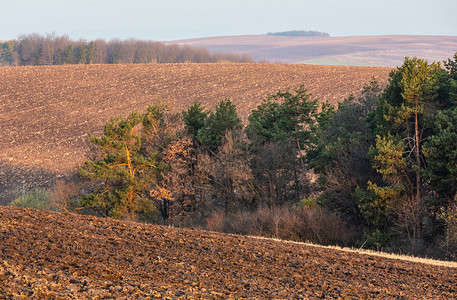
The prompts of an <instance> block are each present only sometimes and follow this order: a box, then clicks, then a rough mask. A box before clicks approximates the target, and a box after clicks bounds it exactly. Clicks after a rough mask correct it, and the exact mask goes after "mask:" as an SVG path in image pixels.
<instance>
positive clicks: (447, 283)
mask: <svg viewBox="0 0 457 300" xmlns="http://www.w3.org/2000/svg"><path fill="white" fill-rule="evenodd" d="M20 296H23V298H26V299H29V298H30V299H42V298H48V299H51V298H52V299H102V298H104V299H121V297H125V298H122V299H151V298H158V299H309V298H311V299H316V298H327V299H328V298H331V299H334V298H340V299H368V298H370V299H373V298H377V299H455V298H456V297H457V268H456V267H455V266H454V267H452V266H435V265H428V264H421V263H417V262H409V261H404V260H399V259H387V258H381V257H377V256H371V255H367V254H358V253H353V252H347V251H341V250H335V249H328V248H321V247H316V246H308V245H304V244H296V243H288V242H279V241H272V240H264V239H258V238H251V237H244V236H236V235H224V234H219V233H213V232H205V231H198V230H192V229H176V228H171V227H163V226H154V225H144V224H139V223H129V222H121V221H115V220H111V219H100V218H95V217H90V216H82V215H75V214H62V213H50V212H43V211H35V210H26V209H20V208H11V207H0V299H1V298H2V299H22V298H21V297H20Z"/></svg>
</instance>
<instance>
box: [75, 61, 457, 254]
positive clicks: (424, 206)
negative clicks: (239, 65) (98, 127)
mask: <svg viewBox="0 0 457 300" xmlns="http://www.w3.org/2000/svg"><path fill="white" fill-rule="evenodd" d="M456 70H457V54H456V56H454V60H448V61H447V62H446V63H445V68H442V67H441V66H440V64H437V63H432V64H429V63H428V62H427V61H424V60H421V59H417V58H413V59H409V58H407V59H406V60H405V62H404V64H403V65H402V66H401V67H399V68H397V69H396V70H394V71H392V73H391V74H390V79H389V84H388V86H387V87H386V88H385V89H381V88H380V87H379V85H378V83H377V82H376V80H374V79H373V80H372V81H371V83H370V84H369V85H367V86H366V87H365V89H364V90H363V93H362V96H361V97H360V98H358V99H356V98H354V97H352V96H351V97H349V98H348V99H346V100H344V101H343V102H341V103H340V104H339V105H338V107H333V106H331V105H329V104H328V103H323V104H321V105H319V104H318V100H317V99H312V97H311V95H310V94H308V93H307V91H306V90H305V89H304V88H303V87H300V88H299V89H296V90H295V91H289V90H287V91H279V92H278V93H276V94H274V95H271V96H270V97H268V98H267V99H265V100H264V101H263V102H262V103H261V104H260V105H259V106H258V107H257V108H256V109H255V110H253V111H252V113H251V115H250V116H249V118H248V124H245V125H243V124H242V122H241V120H240V118H239V117H238V116H237V113H236V107H235V106H234V105H233V103H232V102H231V101H230V100H229V99H226V100H223V101H221V102H220V103H219V104H218V105H217V107H216V109H215V111H207V110H205V108H203V107H202V106H201V105H199V104H198V103H195V104H194V105H193V106H191V107H190V108H189V109H188V110H186V111H183V112H182V113H181V114H171V113H170V112H169V111H168V110H167V108H166V107H165V106H164V105H163V104H162V103H160V102H157V103H155V104H154V105H152V106H150V107H149V108H148V109H147V111H146V113H144V114H137V113H132V114H131V115H130V116H129V117H127V118H126V119H123V118H115V119H112V120H111V121H110V122H109V123H108V124H107V125H106V126H105V132H104V135H103V136H102V137H95V136H91V140H92V142H93V144H94V145H96V148H97V151H96V152H95V154H96V155H94V157H93V158H92V159H90V160H88V161H87V162H86V163H85V165H84V166H82V167H81V170H80V171H81V174H82V175H83V177H85V178H87V179H88V181H87V182H88V185H86V188H85V190H84V193H83V197H82V198H81V199H82V200H81V202H80V204H81V205H83V206H85V207H89V208H92V209H94V210H96V211H97V212H98V213H100V214H101V215H103V216H110V217H115V218H124V217H127V216H139V218H140V219H145V220H150V221H159V220H160V218H161V216H160V212H161V213H162V217H163V218H164V219H167V218H170V219H171V220H170V219H168V222H178V221H179V220H181V221H182V220H183V219H186V218H187V219H189V220H203V219H205V218H207V217H208V216H209V215H210V214H211V212H214V211H223V212H224V214H225V216H229V215H230V214H233V213H235V212H237V211H250V212H254V211H256V210H258V209H262V208H265V207H267V208H274V207H289V208H290V207H301V209H303V207H304V208H306V207H309V206H315V205H319V206H321V207H322V208H323V209H325V210H328V211H330V212H332V213H334V214H335V215H334V216H339V218H341V219H342V220H344V221H345V222H346V223H348V224H350V225H352V226H353V229H354V231H356V232H358V234H359V238H358V241H357V242H354V244H353V246H365V247H371V248H379V247H382V248H383V249H386V250H388V249H391V250H398V249H401V250H402V251H408V252H412V253H422V254H428V255H436V253H438V252H440V251H441V254H442V253H443V252H442V251H443V249H444V251H445V252H446V253H447V255H448V257H452V258H456V256H455V255H456V253H457V236H456V233H457V222H456V219H457V207H456V200H455V199H456V198H455V197H456V193H457V168H456V165H457V160H456V157H457V127H456V124H457V72H456ZM313 172H314V174H317V177H318V181H317V183H313V182H314V181H313V177H315V176H313ZM297 209H298V208H297ZM433 251H435V253H433Z"/></svg>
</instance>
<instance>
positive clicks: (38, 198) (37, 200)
mask: <svg viewBox="0 0 457 300" xmlns="http://www.w3.org/2000/svg"><path fill="white" fill-rule="evenodd" d="M9 205H10V206H16V207H24V208H34V209H40V210H50V211H55V208H54V207H53V206H52V205H51V193H50V192H49V191H47V190H46V189H43V188H39V187H37V188H34V189H31V190H22V191H21V192H20V195H19V196H18V197H17V198H16V199H14V200H13V201H11V203H10V204H9Z"/></svg>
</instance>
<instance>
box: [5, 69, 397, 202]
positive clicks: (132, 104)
mask: <svg viewBox="0 0 457 300" xmlns="http://www.w3.org/2000/svg"><path fill="white" fill-rule="evenodd" d="M390 70H391V69H389V68H362V67H330V66H304V65H281V64H164V65H73V66H70V65H65V66H41V67H3V68H0V132H1V136H2V137H1V139H0V183H1V190H2V193H1V194H0V204H1V203H2V201H3V202H5V199H8V197H11V195H12V193H13V191H14V190H15V189H22V188H26V189H27V188H30V187H34V186H49V185H52V184H53V182H54V181H55V179H56V178H58V177H61V176H65V175H66V174H68V173H69V172H72V171H74V170H75V169H76V168H77V166H78V165H80V164H81V163H82V162H83V161H84V160H85V159H86V154H87V151H88V150H89V145H88V143H87V133H88V132H92V133H95V134H100V133H101V132H102V130H103V126H104V124H105V123H106V122H107V121H108V120H109V119H110V118H111V117H116V116H119V115H122V116H126V115H127V114H129V113H130V112H132V111H144V110H145V108H146V107H147V106H148V105H149V104H152V103H153V102H154V101H155V100H157V99H159V98H162V99H163V100H164V101H165V102H166V103H168V105H169V107H170V108H171V109H172V110H173V111H175V112H179V111H181V110H183V109H185V108H188V107H189V106H190V105H191V104H192V103H193V102H194V101H200V102H201V103H202V104H203V105H205V106H206V107H208V108H213V107H214V106H215V104H216V103H218V102H219V101H221V100H223V99H225V98H231V99H232V101H233V102H234V103H235V104H236V105H237V106H238V111H239V113H240V115H242V116H243V117H244V118H246V117H247V115H248V114H249V112H250V111H251V110H252V109H253V108H255V107H256V106H257V105H258V104H259V103H260V102H261V100H262V99H263V98H264V97H266V96H267V95H269V94H273V93H276V92H277V91H278V89H285V88H287V87H298V86H299V85H300V84H304V85H305V87H307V88H308V89H309V91H310V92H312V93H313V94H314V96H315V97H319V98H320V99H322V100H329V101H331V102H333V103H336V101H341V100H343V99H344V98H345V97H347V96H348V95H349V94H350V93H352V92H354V93H357V92H358V91H360V89H361V88H362V87H363V86H364V85H366V84H367V83H368V82H369V81H370V79H371V77H372V76H376V77H377V78H378V79H379V81H380V82H381V83H383V84H385V83H386V81H387V76H388V73H389V71H390Z"/></svg>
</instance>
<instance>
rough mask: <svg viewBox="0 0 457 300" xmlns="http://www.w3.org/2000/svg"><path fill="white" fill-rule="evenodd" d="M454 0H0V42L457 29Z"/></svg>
mask: <svg viewBox="0 0 457 300" xmlns="http://www.w3.org/2000/svg"><path fill="white" fill-rule="evenodd" d="M456 12H457V0H382V1H381V0H312V1H307V0H301V1H300V0H229V1H221V0H161V1H156V0H152V1H147V0H123V1H121V0H0V16H1V20H2V25H1V26H0V40H6V39H13V38H17V37H18V35H19V34H27V33H41V34H44V33H51V32H55V33H56V34H57V35H62V34H68V35H69V36H70V37H72V38H74V39H79V38H86V39H95V38H105V39H110V38H115V37H117V38H121V39H125V38H129V37H133V38H138V39H151V40H160V41H166V40H175V39H185V38H193V37H207V36H218V35H244V34H265V33H267V32H271V31H285V30H317V31H322V32H327V33H329V34H330V35H332V36H350V35H381V34H382V35H384V34H413V35H453V36H456V35H457V17H456Z"/></svg>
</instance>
